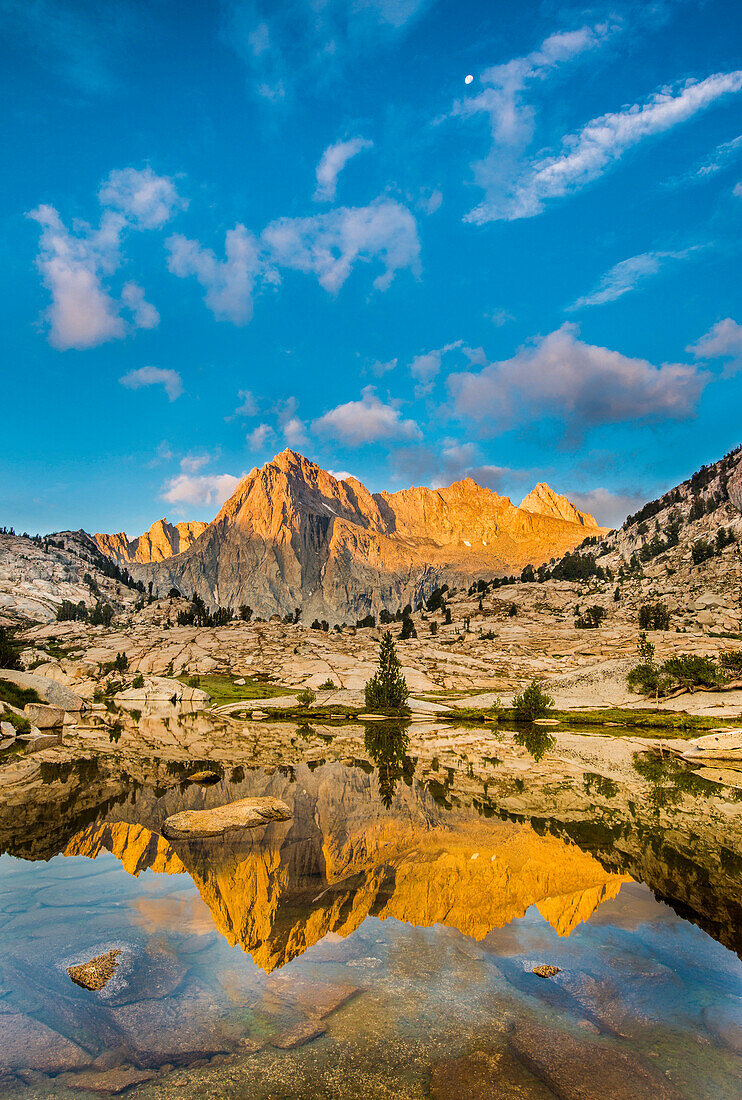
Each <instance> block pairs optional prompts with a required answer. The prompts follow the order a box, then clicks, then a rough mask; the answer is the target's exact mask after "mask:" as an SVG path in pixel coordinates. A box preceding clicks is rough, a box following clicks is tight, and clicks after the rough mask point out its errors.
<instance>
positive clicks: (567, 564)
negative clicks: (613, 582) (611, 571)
mask: <svg viewBox="0 0 742 1100" xmlns="http://www.w3.org/2000/svg"><path fill="white" fill-rule="evenodd" d="M551 575H552V577H553V578H554V580H556V581H586V580H589V578H590V577H604V576H605V573H604V572H603V569H602V567H601V566H600V565H596V564H595V555H594V554H580V553H579V552H578V551H577V550H575V551H574V552H573V553H571V554H565V555H564V557H563V558H562V560H561V561H558V562H557V563H556V565H555V566H554V568H553V569H552V571H551Z"/></svg>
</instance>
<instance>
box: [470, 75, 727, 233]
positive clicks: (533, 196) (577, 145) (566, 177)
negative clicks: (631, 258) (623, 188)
mask: <svg viewBox="0 0 742 1100" xmlns="http://www.w3.org/2000/svg"><path fill="white" fill-rule="evenodd" d="M740 89H742V71H736V72H731V73H715V74H713V75H712V76H709V77H707V78H706V79H705V80H701V81H694V80H688V81H686V82H685V83H684V84H683V85H682V86H681V87H680V88H679V89H678V88H663V89H661V90H660V91H659V92H656V93H655V94H654V95H653V96H651V97H650V99H649V100H647V102H645V103H643V104H639V103H635V104H633V105H632V106H631V107H625V108H624V109H623V110H621V111H617V112H613V113H609V114H605V115H601V116H600V117H599V118H595V119H592V121H590V122H588V123H587V125H586V126H584V127H583V128H582V129H581V130H578V131H577V132H576V133H574V134H569V135H567V136H566V137H565V138H563V139H562V148H561V150H560V152H559V153H557V154H556V155H554V156H546V157H536V158H535V159H534V160H532V161H531V162H530V164H529V165H527V166H526V168H525V169H524V170H523V171H522V172H521V174H520V177H519V178H518V179H516V181H515V182H514V183H513V184H512V186H510V187H508V188H507V189H502V188H501V187H500V184H501V182H502V181H501V180H499V179H494V180H490V179H489V178H488V177H486V175H485V176H483V177H482V178H480V179H479V181H478V182H480V183H481V184H482V186H484V187H485V189H486V190H487V192H488V193H487V197H486V199H485V201H484V202H483V203H481V204H480V205H479V206H477V207H476V208H475V209H474V210H472V211H471V212H470V213H469V214H468V215H467V216H466V220H467V221H470V222H474V223H476V224H480V225H481V224H483V223H485V222H490V221H495V220H498V219H505V220H514V219H517V218H530V217H533V216H534V215H536V214H540V213H541V212H542V211H543V210H544V208H545V204H546V203H547V202H548V201H549V200H550V199H556V198H561V197H564V196H566V195H570V194H573V193H575V192H577V191H579V190H581V189H582V188H583V187H585V186H586V185H587V184H588V183H590V182H592V181H593V180H596V179H598V177H599V176H601V175H602V174H603V173H604V172H606V171H607V170H608V169H609V168H610V167H612V165H613V164H615V163H616V162H617V161H618V160H619V159H620V158H621V157H622V156H623V155H624V153H625V152H626V151H627V150H628V149H630V148H632V147H633V146H635V145H638V144H639V143H640V142H641V141H643V140H645V139H646V138H649V137H652V136H654V135H656V134H661V133H665V132H666V131H668V130H670V129H672V127H674V126H677V125H678V124H679V123H681V122H686V121H687V120H688V119H690V118H693V116H694V115H697V114H698V113H699V112H700V111H703V110H705V109H706V108H707V107H710V106H711V105H712V104H714V103H716V102H717V101H718V100H719V99H721V98H722V97H724V96H727V95H732V94H735V93H737V92H739V91H740Z"/></svg>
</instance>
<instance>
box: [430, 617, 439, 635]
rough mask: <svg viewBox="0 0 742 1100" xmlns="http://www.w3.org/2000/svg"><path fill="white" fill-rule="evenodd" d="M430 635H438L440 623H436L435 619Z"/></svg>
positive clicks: (431, 625)
mask: <svg viewBox="0 0 742 1100" xmlns="http://www.w3.org/2000/svg"><path fill="white" fill-rule="evenodd" d="M430 633H431V634H433V635H435V634H437V633H438V623H437V622H436V621H435V619H433V620H432V622H431V624H430Z"/></svg>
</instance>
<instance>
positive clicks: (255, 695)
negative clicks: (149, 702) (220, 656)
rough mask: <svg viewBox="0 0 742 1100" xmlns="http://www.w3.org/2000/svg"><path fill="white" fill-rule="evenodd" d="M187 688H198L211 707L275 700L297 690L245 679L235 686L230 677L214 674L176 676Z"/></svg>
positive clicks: (293, 693)
mask: <svg viewBox="0 0 742 1100" xmlns="http://www.w3.org/2000/svg"><path fill="white" fill-rule="evenodd" d="M175 678H176V680H180V682H181V684H186V685H187V687H196V688H200V689H201V691H205V692H206V694H207V695H208V696H209V697H210V699H211V702H212V705H213V706H215V707H218V706H221V705H222V703H238V702H241V701H242V700H243V699H244V700H245V701H249V700H254V699H277V698H278V697H279V696H280V695H296V692H297V690H298V688H290V687H284V686H283V685H282V684H271V683H266V682H265V681H263V680H250V679H248V678H247V677H245V683H244V684H235V682H234V678H233V677H232V676H227V675H225V674H224V673H214V674H212V675H208V676H198V675H196V676H176V677H175Z"/></svg>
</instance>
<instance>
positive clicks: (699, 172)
mask: <svg viewBox="0 0 742 1100" xmlns="http://www.w3.org/2000/svg"><path fill="white" fill-rule="evenodd" d="M741 155H742V134H740V135H739V137H736V138H733V139H732V140H731V141H723V142H722V143H721V144H720V145H717V146H716V148H715V149H714V150H713V151H712V152H711V153H709V155H708V156H707V157H706V158H705V160H703V161H702V162H701V163H700V164H697V165H696V167H695V168H692V169H691V171H689V172H684V173H683V174H682V175H680V176H673V177H672V179H669V180H667V182H666V183H665V186H666V187H683V186H684V185H687V184H691V183H703V182H704V180H707V179H710V178H711V177H713V176H715V175H717V174H718V173H719V172H721V171H723V170H724V168H726V167H727V166H728V165H730V164H731V163H732V162H733V161H734V160H736V159H737V157H738V156H741Z"/></svg>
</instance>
